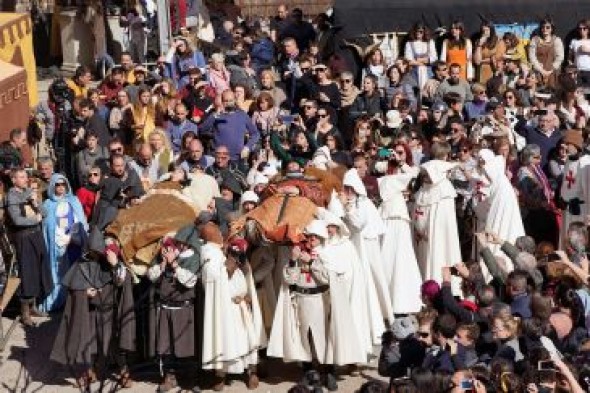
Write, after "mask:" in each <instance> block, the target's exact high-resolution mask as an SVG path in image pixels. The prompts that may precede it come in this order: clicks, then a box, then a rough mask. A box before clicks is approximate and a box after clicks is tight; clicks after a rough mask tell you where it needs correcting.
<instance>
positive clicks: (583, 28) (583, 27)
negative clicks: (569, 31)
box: [578, 26, 588, 30]
mask: <svg viewBox="0 0 590 393" xmlns="http://www.w3.org/2000/svg"><path fill="white" fill-rule="evenodd" d="M578 30H588V26H579V27H578Z"/></svg>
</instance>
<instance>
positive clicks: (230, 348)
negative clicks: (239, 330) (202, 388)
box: [201, 243, 248, 370]
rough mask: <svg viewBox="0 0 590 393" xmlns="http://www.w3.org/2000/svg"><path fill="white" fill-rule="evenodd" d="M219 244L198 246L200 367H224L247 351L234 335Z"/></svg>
mask: <svg viewBox="0 0 590 393" xmlns="http://www.w3.org/2000/svg"><path fill="white" fill-rule="evenodd" d="M220 247H221V246H219V245H217V244H213V243H206V244H204V245H203V247H201V258H202V260H203V263H204V265H203V273H202V274H203V284H204V287H205V309H204V315H203V320H204V322H203V323H204V324H203V352H202V355H203V368H204V369H208V370H227V366H228V365H229V364H231V363H232V362H234V361H236V360H237V359H239V358H240V357H242V356H245V355H247V354H248V352H247V351H245V349H244V348H240V347H241V345H240V343H239V342H238V340H236V337H235V334H236V332H235V326H232V324H233V321H234V316H233V314H232V311H231V307H232V306H231V305H232V300H231V293H230V287H229V280H228V275H227V269H226V267H225V255H223V252H222V251H221V248H220Z"/></svg>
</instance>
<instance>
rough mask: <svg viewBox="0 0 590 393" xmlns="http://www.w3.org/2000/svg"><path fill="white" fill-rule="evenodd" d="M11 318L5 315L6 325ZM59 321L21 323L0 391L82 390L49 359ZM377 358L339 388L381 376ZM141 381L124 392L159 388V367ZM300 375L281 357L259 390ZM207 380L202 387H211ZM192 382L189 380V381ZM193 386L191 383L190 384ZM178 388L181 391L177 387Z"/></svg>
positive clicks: (1, 370) (279, 392)
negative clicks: (25, 325) (30, 325)
mask: <svg viewBox="0 0 590 393" xmlns="http://www.w3.org/2000/svg"><path fill="white" fill-rule="evenodd" d="M10 322H11V319H9V318H4V319H3V323H4V328H5V329H6V328H7V327H8V324H9V323H10ZM58 324H59V317H55V318H53V319H45V320H40V321H39V324H38V326H37V327H35V328H31V329H27V330H24V329H23V328H22V327H21V326H20V325H18V326H17V328H16V329H15V330H14V332H13V333H12V336H11V337H10V340H9V342H8V345H7V347H6V349H5V350H4V352H3V353H1V354H0V392H10V393H25V392H26V393H33V392H47V393H50V392H55V393H58V392H59V393H62V392H64V393H66V392H79V391H80V390H79V389H77V388H75V387H74V386H73V379H72V378H71V375H70V373H69V372H68V370H67V369H66V368H63V367H61V366H60V365H58V364H56V363H53V362H51V361H49V353H50V351H51V348H52V345H53V337H54V335H55V332H56V330H57V326H58ZM374 366H375V364H374V362H373V364H372V365H371V366H370V367H369V368H366V369H364V370H363V371H362V372H361V375H360V376H356V377H351V376H347V375H341V378H342V379H341V380H340V381H339V391H340V392H347V393H348V392H350V393H352V392H354V391H355V390H356V389H358V387H359V386H360V385H361V384H362V383H363V382H365V381H367V380H369V379H373V378H379V377H378V376H377V373H376V371H375V369H374ZM137 377H139V379H141V380H142V382H136V383H135V385H134V386H133V387H132V388H131V389H126V390H124V391H125V392H154V391H155V390H156V383H155V381H156V378H157V368H156V367H155V366H154V367H146V368H144V369H143V371H142V372H141V374H140V375H137ZM299 377H300V374H299V369H298V368H297V366H296V365H285V364H283V363H282V362H280V361H278V360H272V361H270V362H269V364H268V377H266V378H264V379H263V381H262V382H261V384H260V387H259V388H258V389H257V390H256V392H264V393H285V392H286V391H287V390H288V389H289V387H291V386H292V385H293V384H294V383H295V382H296V381H297V380H298V379H299ZM207 382H208V381H207V380H205V385H204V386H202V387H208V388H210V387H211V384H210V383H207ZM189 383H190V382H189ZM189 387H190V385H189ZM100 390H101V386H100V383H96V384H94V385H93V386H92V392H98V391H100ZM114 390H116V386H115V384H114V383H113V382H112V381H107V382H106V384H105V386H104V387H103V390H102V391H104V392H111V391H114ZM176 391H180V390H179V389H177V390H176ZM225 391H226V392H246V391H247V389H246V387H245V385H244V383H243V382H242V381H240V380H233V381H231V384H230V385H229V386H227V388H226V389H225Z"/></svg>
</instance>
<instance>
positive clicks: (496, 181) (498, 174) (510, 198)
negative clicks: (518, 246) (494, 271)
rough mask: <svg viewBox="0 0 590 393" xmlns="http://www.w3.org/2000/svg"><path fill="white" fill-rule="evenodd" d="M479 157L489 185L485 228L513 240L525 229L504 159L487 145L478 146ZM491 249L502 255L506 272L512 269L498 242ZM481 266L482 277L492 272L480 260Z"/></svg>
mask: <svg viewBox="0 0 590 393" xmlns="http://www.w3.org/2000/svg"><path fill="white" fill-rule="evenodd" d="M478 159H479V166H478V168H479V171H480V172H481V173H482V174H483V175H484V176H483V178H485V179H486V181H487V184H488V187H489V196H488V199H489V201H488V204H489V211H488V214H487V216H486V221H485V228H484V229H485V232H487V233H493V234H495V235H497V236H498V237H499V238H500V239H503V240H506V241H508V242H510V243H512V244H514V242H515V241H516V239H517V238H518V237H520V236H524V235H525V233H524V225H523V223H522V216H521V214H520V207H519V205H518V199H517V197H516V193H515V192H514V188H513V187H512V184H511V183H510V180H509V179H508V177H507V176H506V172H505V167H506V164H505V163H506V160H505V159H504V157H502V156H497V155H495V154H494V153H493V152H492V151H491V150H489V149H482V150H480V151H479V153H478ZM491 251H492V253H493V254H494V255H495V256H498V257H503V258H504V260H505V261H506V269H507V272H511V271H512V270H514V266H513V264H512V261H511V260H510V258H508V257H507V256H506V255H505V254H504V253H503V252H502V251H501V250H500V245H493V246H491ZM481 267H482V271H483V273H484V277H486V279H487V280H491V275H490V274H489V272H488V270H487V268H486V266H485V263H483V261H482V263H481Z"/></svg>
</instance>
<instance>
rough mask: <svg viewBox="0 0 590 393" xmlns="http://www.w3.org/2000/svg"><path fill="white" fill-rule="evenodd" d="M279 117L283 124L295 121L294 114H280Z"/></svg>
mask: <svg viewBox="0 0 590 393" xmlns="http://www.w3.org/2000/svg"><path fill="white" fill-rule="evenodd" d="M279 119H280V120H281V121H282V122H283V123H284V124H287V125H289V124H291V123H293V122H294V121H295V116H293V115H282V116H280V117H279Z"/></svg>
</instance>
